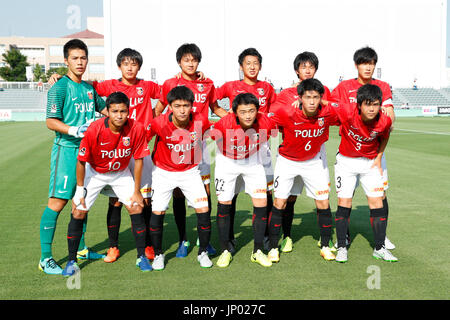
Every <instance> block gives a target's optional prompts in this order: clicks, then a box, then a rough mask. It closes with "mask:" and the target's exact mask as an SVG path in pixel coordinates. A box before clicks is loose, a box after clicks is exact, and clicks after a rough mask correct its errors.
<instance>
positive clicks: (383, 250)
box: [372, 247, 398, 262]
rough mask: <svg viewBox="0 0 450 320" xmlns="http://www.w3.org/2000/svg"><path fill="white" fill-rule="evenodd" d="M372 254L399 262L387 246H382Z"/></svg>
mask: <svg viewBox="0 0 450 320" xmlns="http://www.w3.org/2000/svg"><path fill="white" fill-rule="evenodd" d="M372 256H373V257H374V258H375V259H382V260H384V261H388V262H397V261H398V259H397V258H396V257H394V255H393V254H392V253H391V252H390V251H389V250H388V249H386V248H385V247H381V249H380V250H376V249H374V250H373V254H372Z"/></svg>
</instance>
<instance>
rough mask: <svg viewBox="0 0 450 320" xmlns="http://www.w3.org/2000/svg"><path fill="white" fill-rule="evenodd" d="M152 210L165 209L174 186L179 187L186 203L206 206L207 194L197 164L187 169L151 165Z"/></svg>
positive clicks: (201, 206)
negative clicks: (168, 169) (171, 169)
mask: <svg viewBox="0 0 450 320" xmlns="http://www.w3.org/2000/svg"><path fill="white" fill-rule="evenodd" d="M152 179H153V185H152V191H153V196H152V210H153V211H166V210H167V208H168V207H169V202H170V198H171V197H172V192H173V190H174V189H175V188H177V187H178V188H180V190H181V192H183V194H184V196H185V197H186V200H187V202H188V205H189V206H191V207H192V208H195V209H199V208H204V207H208V196H207V194H206V191H205V187H204V186H203V182H202V178H201V176H200V170H199V169H198V166H196V167H194V168H192V169H189V170H187V171H167V170H164V169H161V168H158V167H157V166H153V172H152Z"/></svg>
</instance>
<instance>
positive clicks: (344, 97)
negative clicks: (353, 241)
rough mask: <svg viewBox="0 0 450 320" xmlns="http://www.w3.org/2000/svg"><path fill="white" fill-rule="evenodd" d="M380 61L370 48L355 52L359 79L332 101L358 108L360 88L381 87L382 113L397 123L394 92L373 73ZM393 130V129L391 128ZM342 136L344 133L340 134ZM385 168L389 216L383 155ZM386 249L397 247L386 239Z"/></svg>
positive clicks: (336, 90)
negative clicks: (366, 85) (371, 85)
mask: <svg viewBox="0 0 450 320" xmlns="http://www.w3.org/2000/svg"><path fill="white" fill-rule="evenodd" d="M377 61H378V55H377V53H376V52H375V50H374V49H372V48H370V47H364V48H361V49H358V50H356V51H355V53H354V55H353V62H354V63H355V67H356V69H357V71H358V78H355V79H349V80H345V81H342V82H341V83H339V85H338V86H337V87H336V88H334V90H333V92H332V93H331V97H330V99H331V101H334V102H338V103H344V104H347V103H349V104H352V105H353V106H354V107H355V108H356V104H357V97H356V93H357V91H358V89H359V88H361V87H362V86H363V85H365V84H373V85H377V86H378V87H380V89H381V92H382V101H381V111H382V112H383V113H384V114H386V115H388V116H389V117H390V118H391V120H392V123H394V121H395V113H394V106H393V104H392V92H391V89H390V86H389V84H388V83H386V82H384V81H381V80H378V79H374V78H373V73H374V72H375V66H376V64H377ZM391 129H392V128H391ZM340 134H342V133H340ZM381 164H382V166H383V180H384V183H383V185H384V194H383V206H384V207H386V212H387V214H388V215H389V205H388V200H387V197H386V190H387V189H388V188H389V181H388V172H387V167H386V157H385V156H384V154H383V159H382V162H381ZM347 238H348V239H347V242H350V235H348V237H347ZM385 245H386V248H388V249H389V250H392V249H395V245H394V244H393V243H392V242H391V241H390V240H389V239H388V238H387V237H386V239H385Z"/></svg>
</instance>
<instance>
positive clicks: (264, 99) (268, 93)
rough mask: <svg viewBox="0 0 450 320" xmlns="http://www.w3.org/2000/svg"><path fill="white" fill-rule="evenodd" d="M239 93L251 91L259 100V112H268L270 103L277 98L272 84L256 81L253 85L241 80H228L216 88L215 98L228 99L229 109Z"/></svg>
mask: <svg viewBox="0 0 450 320" xmlns="http://www.w3.org/2000/svg"><path fill="white" fill-rule="evenodd" d="M240 93H253V94H254V95H255V96H256V98H258V100H259V112H263V113H268V112H269V108H270V105H271V104H272V103H274V102H275V100H276V98H277V94H276V93H275V90H274V89H273V87H272V85H271V84H270V83H268V82H266V81H258V82H257V83H256V84H254V85H249V84H247V83H245V82H244V81H243V80H236V81H229V82H225V83H224V84H223V85H222V86H221V87H220V88H217V89H216V97H217V100H220V99H224V98H228V99H230V109H231V106H232V104H233V100H234V98H236V96H237V95H238V94H240Z"/></svg>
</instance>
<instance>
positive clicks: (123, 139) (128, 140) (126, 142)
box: [122, 137, 130, 147]
mask: <svg viewBox="0 0 450 320" xmlns="http://www.w3.org/2000/svg"><path fill="white" fill-rule="evenodd" d="M122 143H123V145H124V146H125V147H128V146H129V145H130V137H123V138H122Z"/></svg>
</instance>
